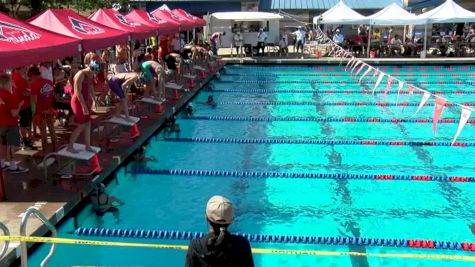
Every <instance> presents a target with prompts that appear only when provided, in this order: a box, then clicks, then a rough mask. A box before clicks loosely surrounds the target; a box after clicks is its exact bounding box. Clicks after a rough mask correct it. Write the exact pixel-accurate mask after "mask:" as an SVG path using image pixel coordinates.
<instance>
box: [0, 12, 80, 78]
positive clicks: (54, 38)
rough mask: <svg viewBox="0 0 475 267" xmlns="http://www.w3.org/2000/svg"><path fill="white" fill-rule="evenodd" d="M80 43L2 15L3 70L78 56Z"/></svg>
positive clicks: (0, 55)
mask: <svg viewBox="0 0 475 267" xmlns="http://www.w3.org/2000/svg"><path fill="white" fill-rule="evenodd" d="M79 46H80V42H79V40H76V39H73V38H69V37H66V36H63V35H59V34H55V33H52V32H49V31H45V30H43V29H40V28H38V27H35V26H32V25H30V24H28V23H25V22H23V21H19V20H16V19H14V18H10V17H9V16H7V15H5V14H4V13H1V12H0V70H5V69H11V68H16V67H21V66H26V65H29V64H34V63H40V62H43V61H51V60H53V59H57V58H62V57H66V56H73V55H78V54H79Z"/></svg>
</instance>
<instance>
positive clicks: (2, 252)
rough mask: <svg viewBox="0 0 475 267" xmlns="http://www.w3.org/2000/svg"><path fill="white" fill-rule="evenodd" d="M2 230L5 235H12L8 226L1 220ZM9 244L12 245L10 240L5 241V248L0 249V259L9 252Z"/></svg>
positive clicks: (0, 226)
mask: <svg viewBox="0 0 475 267" xmlns="http://www.w3.org/2000/svg"><path fill="white" fill-rule="evenodd" d="M0 230H2V232H3V235H10V231H9V230H8V227H7V226H6V225H5V224H3V223H2V222H0ZM8 245H10V241H5V243H4V244H3V248H2V249H1V250H0V259H2V258H3V256H4V255H5V254H6V253H7V250H8Z"/></svg>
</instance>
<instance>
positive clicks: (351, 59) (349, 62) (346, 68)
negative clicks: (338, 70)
mask: <svg viewBox="0 0 475 267" xmlns="http://www.w3.org/2000/svg"><path fill="white" fill-rule="evenodd" d="M355 59H356V58H355V57H351V58H350V60H348V63H346V67H345V72H346V71H348V67H349V66H350V65H351V64H353V61H355Z"/></svg>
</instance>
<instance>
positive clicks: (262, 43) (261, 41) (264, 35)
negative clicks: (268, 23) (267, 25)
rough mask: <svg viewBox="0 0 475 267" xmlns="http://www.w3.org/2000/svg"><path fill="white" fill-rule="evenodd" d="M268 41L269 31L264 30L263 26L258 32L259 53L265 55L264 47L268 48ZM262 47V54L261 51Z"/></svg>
mask: <svg viewBox="0 0 475 267" xmlns="http://www.w3.org/2000/svg"><path fill="white" fill-rule="evenodd" d="M266 41H267V33H266V32H264V29H263V28H260V29H259V33H258V34H257V55H258V56H259V55H261V56H264V49H265V48H266ZM261 49H262V54H260V53H261Z"/></svg>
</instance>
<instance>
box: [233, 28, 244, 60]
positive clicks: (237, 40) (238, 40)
mask: <svg viewBox="0 0 475 267" xmlns="http://www.w3.org/2000/svg"><path fill="white" fill-rule="evenodd" d="M233 41H234V47H235V48H236V54H237V55H239V57H241V56H242V54H243V47H242V46H243V43H244V38H243V37H242V34H241V32H240V31H238V32H236V33H235V34H234V36H233Z"/></svg>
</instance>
